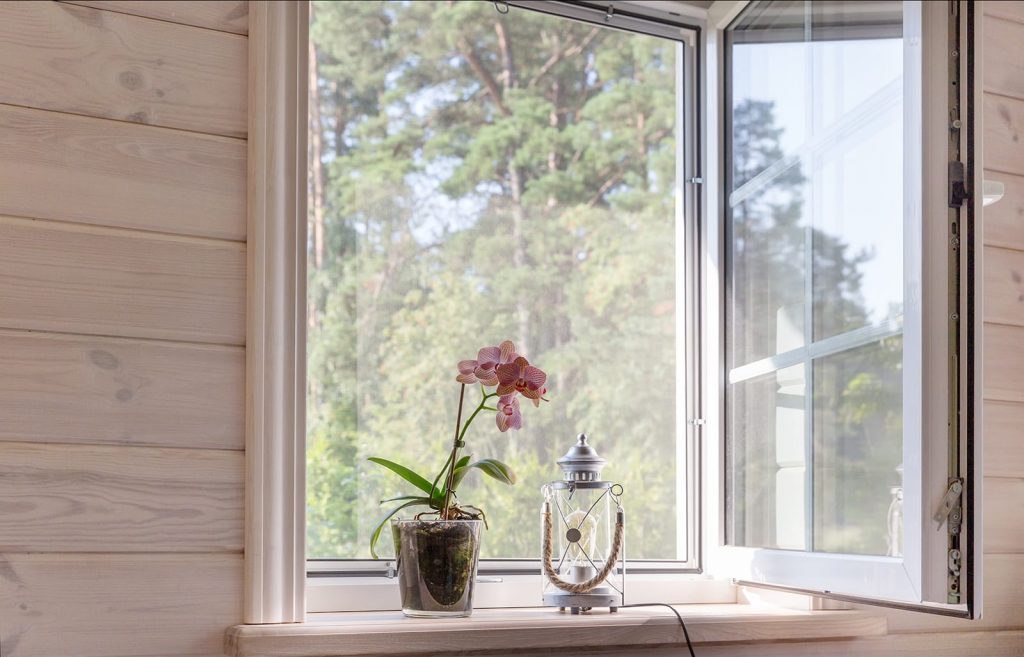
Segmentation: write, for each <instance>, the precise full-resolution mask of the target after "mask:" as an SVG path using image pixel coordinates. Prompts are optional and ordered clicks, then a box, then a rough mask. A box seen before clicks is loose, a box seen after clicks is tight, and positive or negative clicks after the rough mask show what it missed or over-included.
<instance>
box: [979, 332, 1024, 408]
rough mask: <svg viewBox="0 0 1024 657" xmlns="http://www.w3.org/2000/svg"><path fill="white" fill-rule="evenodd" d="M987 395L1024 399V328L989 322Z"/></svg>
mask: <svg viewBox="0 0 1024 657" xmlns="http://www.w3.org/2000/svg"><path fill="white" fill-rule="evenodd" d="M984 342H985V353H984V356H983V358H984V359H985V399H989V400H995V401H1010V402H1024V385H1021V372H1024V328H1022V327H1020V326H1006V325H1003V324H986V325H985V337H984Z"/></svg>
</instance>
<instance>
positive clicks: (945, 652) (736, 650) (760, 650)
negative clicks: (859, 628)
mask: <svg viewBox="0 0 1024 657" xmlns="http://www.w3.org/2000/svg"><path fill="white" fill-rule="evenodd" d="M468 654H483V653H468ZM486 654H487V655H488V656H489V657H512V656H513V655H541V654H548V655H549V654H550V653H541V652H526V653H524V652H488V653H486ZM685 654H687V653H686V652H685V648H682V647H681V646H680V647H670V648H626V649H615V650H607V649H595V650H564V651H563V650H560V651H558V655H560V656H562V655H565V656H570V657H613V656H614V657H670V656H671V657H680V656H681V655H685ZM697 654H698V655H699V657H812V656H813V657H967V656H970V657H1020V656H1021V655H1024V632H1015V631H1009V632H958V633H955V634H945V635H943V637H942V641H941V642H936V640H935V637H934V636H932V635H930V634H895V635H889V636H884V637H866V638H862V639H847V640H838V641H814V642H804V641H799V642H791V641H784V642H778V643H759V644H754V645H711V646H701V648H700V651H699V652H698V653H697Z"/></svg>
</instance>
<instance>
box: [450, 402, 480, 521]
mask: <svg viewBox="0 0 1024 657" xmlns="http://www.w3.org/2000/svg"><path fill="white" fill-rule="evenodd" d="M465 399H466V384H465V383H463V384H462V387H461V388H460V389H459V412H458V413H457V414H456V416H455V440H453V441H452V451H451V454H449V455H448V463H447V464H446V467H447V468H448V477H447V478H446V479H445V482H444V503H443V504H442V505H441V520H448V516H449V510H448V505H449V504H450V503H451V499H452V483H454V481H455V464H456V463H457V462H458V460H459V445H460V444H461V443H462V436H463V435H464V434H465V433H466V430H465V429H463V430H462V431H461V432H460V431H459V426H460V425H461V424H462V402H463V401H464V400H465ZM479 410H480V409H479V408H478V409H477V411H479ZM474 415H476V413H474ZM472 419H473V418H470V421H472ZM466 424H467V426H468V425H469V422H467V423H466ZM442 471H443V468H442Z"/></svg>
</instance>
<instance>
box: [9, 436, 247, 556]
mask: <svg viewBox="0 0 1024 657" xmlns="http://www.w3.org/2000/svg"><path fill="white" fill-rule="evenodd" d="M244 460H245V455H244V454H242V453H241V452H235V451H221V450H205V449H204V450H193V449H164V448H156V447H113V446H92V445H52V444H32V443H12V442H0V527H3V528H4V529H3V532H0V552H241V550H242V546H243V538H242V531H243V530H242V520H243V518H242V516H243V503H244V494H243V467H244Z"/></svg>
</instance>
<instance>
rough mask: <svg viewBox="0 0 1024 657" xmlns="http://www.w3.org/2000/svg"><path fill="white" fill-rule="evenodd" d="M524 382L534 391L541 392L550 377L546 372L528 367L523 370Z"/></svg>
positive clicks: (531, 366)
mask: <svg viewBox="0 0 1024 657" xmlns="http://www.w3.org/2000/svg"><path fill="white" fill-rule="evenodd" d="M522 376H523V380H524V381H526V385H527V386H529V387H530V388H531V389H533V390H539V389H540V387H541V386H543V385H544V382H545V381H547V380H548V375H547V374H545V373H544V370H542V369H540V368H539V367H534V366H533V365H527V366H526V367H525V368H524V369H523V374H522Z"/></svg>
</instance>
